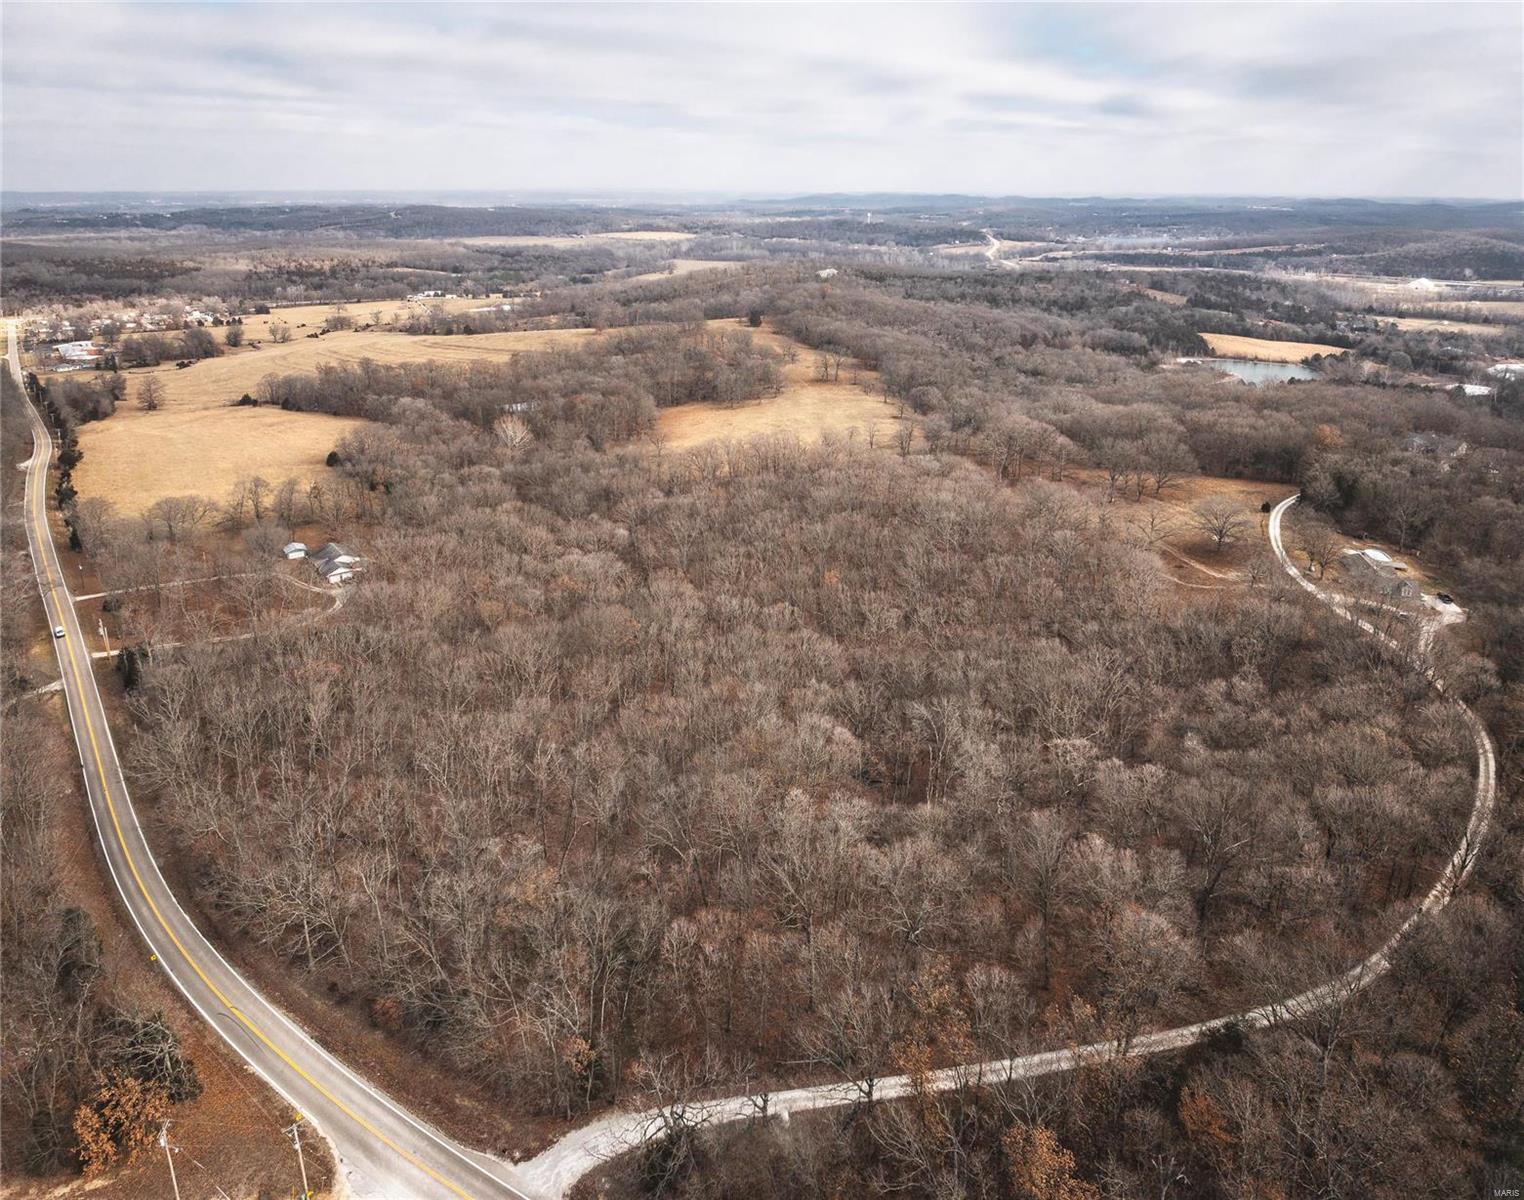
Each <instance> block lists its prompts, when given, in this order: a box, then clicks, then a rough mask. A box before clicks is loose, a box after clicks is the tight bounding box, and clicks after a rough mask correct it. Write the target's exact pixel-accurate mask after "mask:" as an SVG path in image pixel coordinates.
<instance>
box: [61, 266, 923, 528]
mask: <svg viewBox="0 0 1524 1200" xmlns="http://www.w3.org/2000/svg"><path fill="white" fill-rule="evenodd" d="M706 265H707V264H706ZM727 265H728V264H727ZM308 308H309V309H311V310H313V313H312V315H316V316H319V317H321V316H322V315H326V314H327V313H328V312H329V311H331V310H332V306H331V305H312V306H308ZM286 311H287V314H288V316H289V314H290V313H291V312H292V311H294V310H286ZM710 324H711V325H712V326H713V327H715V328H723V329H728V330H733V329H735V328H737V324H736V322H734V321H730V320H722V321H713V322H711V323H710ZM751 332H752V336H753V337H755V338H756V340H757V341H758V342H759V343H760V344H762V345H764V346H767V347H769V348H771V349H775V350H777V351H779V353H781V354H785V355H787V354H788V353H789V352H792V353H793V356H794V361H793V362H791V363H786V364H785V366H784V378H785V386H784V389H783V392H782V393H781V394H780V395H778V396H775V397H769V398H768V399H765V400H761V401H757V402H755V403H751V404H745V405H741V406H739V407H736V408H722V407H719V406H716V405H708V404H694V405H684V406H681V407H678V408H670V409H665V410H663V412H662V413H661V414H660V418H659V433H660V436H661V437H662V439H663V440H664V442H665V444H666V445H667V446H668V447H669V448H671V449H684V448H687V447H691V446H696V445H698V444H700V443H702V442H707V441H712V440H716V439H722V438H747V437H754V436H757V435H759V434H770V433H792V434H796V435H798V436H800V437H802V438H805V439H807V440H813V439H815V438H818V437H819V436H820V435H821V434H823V433H825V432H828V431H829V432H834V433H837V434H842V435H845V434H846V433H847V432H848V431H850V430H857V431H858V433H859V435H860V436H862V437H864V438H866V437H867V435H868V430H869V427H870V426H871V427H874V428H875V430H876V436H877V439H878V441H879V443H880V444H882V445H885V446H888V445H890V444H892V443H893V441H894V437H895V429H896V426H897V425H898V423H899V418H898V416H897V408H896V406H891V405H888V404H885V403H884V402H883V400H882V399H881V398H879V397H877V396H873V395H870V394H869V393H868V392H867V391H866V390H864V388H863V387H862V386H860V384H861V383H863V382H868V381H869V380H870V379H871V374H870V373H869V372H866V371H864V370H862V369H861V368H854V367H853V366H851V365H850V364H848V365H846V366H844V367H843V369H842V372H841V376H842V377H841V379H840V380H838V381H835V382H822V381H821V380H820V379H818V378H817V369H816V356H815V355H814V354H813V353H812V352H810V351H809V350H807V349H805V348H803V347H800V346H797V345H795V344H793V343H791V342H790V341H789V339H788V338H786V337H784V336H783V335H782V334H779V333H777V332H775V331H773V330H770V329H760V330H753V331H751ZM597 336H598V334H597V333H595V332H594V331H593V330H589V329H549V330H531V331H525V332H519V333H487V334H475V335H470V336H454V337H449V336H442V335H441V336H426V337H412V336H409V335H407V334H401V333H392V332H388V331H384V330H367V331H364V332H359V333H356V332H344V333H332V334H328V335H327V336H325V337H322V338H316V339H313V338H305V337H297V338H296V339H294V340H293V341H290V342H286V343H284V344H282V345H275V344H274V343H270V342H267V343H265V345H264V346H262V347H261V348H259V349H257V350H254V349H247V348H245V349H240V350H235V351H232V352H230V353H228V354H226V355H224V356H223V357H221V358H214V359H206V360H204V361H202V362H198V363H197V364H196V365H195V366H193V367H189V368H187V369H185V370H183V371H181V370H177V369H176V368H175V367H174V366H173V365H172V364H166V365H164V366H160V367H154V368H147V369H142V370H136V371H129V372H127V376H128V380H129V383H128V396H129V399H128V402H127V403H126V404H125V405H123V406H122V407H121V408H120V409H119V410H118V411H117V412H116V414H115V415H113V416H112V417H110V418H109V419H107V420H105V421H98V422H92V423H90V424H87V425H84V426H82V427H81V428H80V435H79V436H80V448H81V450H83V451H84V459H83V460H82V461H81V462H80V465H79V466H78V467H77V468H76V469H75V473H74V481H75V486H76V487H77V488H78V489H79V492H80V495H82V496H100V497H103V498H105V499H107V500H110V501H111V502H112V503H113V504H115V505H116V506H117V509H118V510H119V511H120V512H121V513H123V514H131V513H138V512H142V511H143V510H144V509H146V508H148V507H149V506H150V505H151V504H153V502H154V501H156V500H158V499H161V498H162V497H165V496H179V495H191V494H196V495H204V496H210V497H211V498H213V499H215V500H219V501H221V500H224V499H226V497H227V495H228V493H229V491H230V490H231V489H232V487H233V485H234V484H235V483H236V482H237V481H238V480H239V479H241V478H243V477H244V476H246V475H261V476H263V477H264V478H265V479H267V480H269V481H270V482H271V483H279V482H280V481H281V480H284V479H287V478H297V479H301V480H304V481H305V480H310V479H312V478H314V477H317V476H320V475H321V473H322V472H323V471H325V470H326V469H327V468H326V467H325V466H324V465H323V460H324V459H325V458H326V457H327V455H328V452H329V451H330V450H331V449H333V447H334V445H335V443H337V442H338V440H339V439H340V438H342V437H343V436H344V435H345V434H346V433H348V432H349V431H350V430H352V429H354V428H357V427H358V426H360V425H362V424H363V423H364V422H362V421H359V420H356V419H352V418H340V417H329V416H324V415H321V414H314V413H290V412H283V411H281V410H279V409H272V408H236V407H231V404H232V402H233V401H235V400H237V399H238V397H239V396H241V395H242V394H243V393H245V392H253V391H255V390H257V388H258V385H259V381H260V379H262V378H263V377H264V376H265V375H267V374H271V373H275V374H303V373H307V372H311V371H315V370H316V369H317V368H318V366H320V365H322V364H324V363H346V362H358V361H360V360H361V359H366V358H369V359H372V360H374V361H377V362H383V363H401V362H418V361H423V360H432V361H436V362H459V363H468V362H473V361H479V360H483V359H486V360H493V359H506V358H511V357H512V356H514V355H516V354H522V353H524V352H526V351H532V350H545V349H552V348H556V347H569V346H575V345H578V344H580V343H583V342H586V341H587V340H588V339H591V338H595V337H597ZM148 375H153V376H155V377H157V378H158V379H160V380H161V381H162V382H163V385H164V401H163V407H162V408H161V409H160V410H159V411H158V412H152V413H149V412H144V411H143V410H142V409H141V408H139V407H138V405H137V394H138V389H139V388H140V387H141V386H142V383H141V381H142V380H143V378H144V377H146V376H148Z"/></svg>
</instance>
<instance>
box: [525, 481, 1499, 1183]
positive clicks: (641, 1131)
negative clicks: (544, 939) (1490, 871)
mask: <svg viewBox="0 0 1524 1200" xmlns="http://www.w3.org/2000/svg"><path fill="white" fill-rule="evenodd" d="M1298 499H1299V497H1297V496H1290V497H1288V498H1287V499H1285V500H1283V501H1281V503H1280V504H1279V505H1277V506H1276V508H1275V509H1274V511H1273V512H1272V513H1271V515H1270V523H1269V536H1270V545H1271V548H1272V549H1273V550H1274V551H1275V556H1276V558H1277V559H1279V560H1280V564H1281V566H1282V567H1283V568H1284V569H1285V570H1286V572H1287V573H1288V574H1290V575H1291V576H1292V578H1294V579H1295V580H1296V581H1297V582H1298V583H1300V584H1301V585H1302V587H1304V588H1305V589H1307V591H1309V592H1311V593H1312V595H1313V596H1314V597H1316V598H1317V599H1318V601H1319V602H1321V603H1323V604H1327V605H1328V606H1329V607H1330V608H1332V609H1333V610H1334V611H1335V612H1337V613H1338V614H1339V615H1340V616H1342V617H1344V618H1345V619H1346V620H1348V621H1352V622H1353V623H1354V624H1355V625H1357V626H1358V627H1359V628H1360V629H1362V630H1363V631H1364V632H1366V633H1368V634H1370V635H1371V636H1373V637H1376V638H1379V639H1380V640H1381V641H1382V643H1384V644H1385V645H1386V646H1388V647H1389V648H1390V649H1392V650H1394V651H1397V652H1398V653H1401V652H1402V648H1401V647H1400V646H1399V645H1398V643H1397V642H1396V641H1395V640H1394V639H1393V638H1391V637H1388V636H1387V635H1386V634H1384V633H1382V632H1381V631H1380V630H1379V629H1377V628H1376V627H1375V626H1374V625H1372V624H1371V623H1370V622H1369V621H1366V620H1365V619H1364V618H1362V617H1360V616H1359V615H1357V614H1356V613H1355V612H1354V611H1353V610H1352V609H1351V608H1350V607H1349V606H1348V605H1347V604H1346V603H1345V602H1344V598H1343V597H1340V596H1335V595H1332V594H1330V593H1325V592H1323V591H1321V590H1320V589H1318V588H1317V587H1315V586H1314V585H1313V584H1312V582H1311V581H1310V580H1308V579H1307V578H1306V577H1304V576H1303V575H1302V573H1301V572H1300V571H1299V570H1297V568H1296V566H1295V564H1293V563H1292V562H1291V560H1290V558H1289V557H1288V556H1287V554H1286V548H1285V546H1284V545H1283V544H1282V540H1281V520H1282V518H1283V517H1284V516H1285V514H1286V511H1287V510H1288V509H1289V508H1290V507H1291V506H1292V505H1293V504H1295V503H1296V502H1297V500H1298ZM1419 666H1420V669H1421V670H1423V672H1424V674H1425V675H1426V676H1427V677H1428V679H1429V681H1430V683H1431V684H1432V685H1433V686H1434V687H1435V688H1436V689H1437V690H1438V691H1439V692H1440V693H1441V694H1442V695H1443V694H1445V685H1444V683H1443V681H1442V680H1440V679H1438V678H1436V677H1435V675H1434V673H1433V671H1432V669H1430V668H1429V667H1428V666H1427V665H1426V664H1422V663H1420V664H1419ZM1450 702H1451V703H1452V704H1454V705H1455V706H1456V707H1457V708H1458V709H1459V710H1460V712H1461V714H1462V715H1463V717H1464V719H1465V722H1466V725H1467V727H1468V728H1469V729H1470V730H1471V735H1472V739H1473V741H1474V742H1475V745H1476V755H1477V771H1476V799H1475V801H1474V803H1473V804H1472V808H1471V816H1470V819H1469V821H1468V822H1467V825H1466V832H1465V834H1464V835H1463V837H1462V839H1461V842H1460V844H1459V845H1458V846H1457V847H1456V849H1455V852H1454V854H1452V855H1451V857H1450V861H1449V862H1448V863H1447V864H1446V866H1445V870H1444V872H1443V873H1442V874H1441V875H1440V877H1439V879H1438V880H1437V881H1436V882H1435V884H1434V886H1433V887H1432V888H1430V889H1429V892H1428V894H1427V895H1425V896H1424V898H1423V900H1422V902H1421V903H1420V904H1419V905H1418V906H1417V907H1416V908H1415V909H1414V910H1413V912H1412V913H1411V914H1410V915H1409V916H1408V918H1407V919H1406V920H1405V921H1403V923H1402V925H1401V926H1400V927H1399V928H1398V929H1397V931H1396V932H1395V933H1393V934H1392V936H1391V937H1389V938H1388V939H1387V940H1386V941H1385V942H1384V943H1383V944H1382V945H1381V946H1380V947H1379V948H1378V949H1377V950H1376V951H1375V952H1374V953H1372V954H1371V955H1369V956H1368V957H1366V958H1365V959H1363V960H1362V961H1360V962H1358V963H1356V964H1355V965H1354V966H1353V967H1351V968H1350V969H1349V970H1348V971H1346V972H1345V973H1344V974H1342V975H1339V976H1336V977H1335V978H1333V979H1330V980H1328V981H1327V982H1325V983H1322V984H1319V985H1318V986H1317V987H1314V988H1310V989H1308V990H1307V991H1305V992H1301V993H1299V994H1298V995H1295V996H1290V997H1287V998H1286V999H1284V1000H1277V1001H1273V1002H1271V1003H1269V1004H1263V1005H1260V1006H1259V1007H1258V1008H1252V1009H1249V1010H1248V1011H1247V1012H1240V1013H1230V1014H1228V1015H1227V1016H1222V1017H1216V1018H1214V1019H1212V1020H1210V1021H1201V1022H1198V1023H1197V1024H1194V1025H1185V1026H1181V1027H1180V1028H1178V1029H1166V1030H1163V1031H1161V1032H1158V1033H1150V1034H1143V1035H1141V1036H1139V1037H1135V1038H1133V1039H1132V1040H1131V1041H1129V1042H1127V1043H1126V1044H1125V1045H1119V1044H1118V1043H1117V1042H1115V1041H1111V1042H1097V1043H1094V1044H1092V1045H1088V1046H1077V1047H1072V1048H1068V1049H1062V1050H1049V1051H1046V1052H1044V1053H1040V1054H1028V1055H1025V1056H1023V1057H1020V1058H1010V1059H1003V1060H1000V1061H997V1062H984V1063H970V1064H966V1065H963V1066H957V1067H949V1068H947V1069H945V1070H942V1071H937V1072H934V1073H933V1074H932V1076H931V1087H932V1090H933V1091H949V1090H951V1089H953V1088H956V1087H961V1086H966V1085H969V1084H978V1083H985V1084H995V1083H1001V1082H1004V1081H1007V1080H1013V1079H1033V1078H1037V1077H1038V1076H1042V1075H1051V1074H1056V1073H1058V1072H1061V1071H1071V1070H1074V1069H1075V1068H1076V1067H1079V1066H1082V1065H1083V1064H1085V1063H1086V1062H1095V1061H1098V1060H1100V1059H1104V1058H1107V1057H1109V1056H1111V1055H1114V1054H1116V1053H1118V1052H1119V1051H1120V1052H1121V1053H1123V1054H1126V1055H1128V1056H1133V1057H1138V1056H1143V1055H1149V1054H1160V1053H1163V1052H1166V1051H1170V1050H1179V1049H1182V1048H1183V1047H1186V1046H1190V1045H1193V1044H1194V1043H1196V1042H1199V1041H1201V1040H1202V1039H1203V1038H1205V1037H1208V1036H1209V1035H1211V1034H1212V1033H1215V1032H1217V1031H1218V1030H1221V1029H1222V1028H1223V1027H1224V1026H1227V1025H1236V1026H1238V1027H1240V1028H1243V1029H1261V1028H1264V1027H1265V1026H1267V1025H1272V1024H1278V1023H1281V1022H1285V1021H1289V1020H1295V1019H1297V1018H1299V1017H1305V1016H1309V1015H1311V1014H1313V1013H1315V1012H1317V1011H1319V1010H1320V1009H1323V1008H1326V1007H1329V1006H1331V1005H1333V1004H1335V1003H1337V1002H1339V1001H1340V1000H1343V999H1347V998H1348V997H1350V996H1352V995H1354V994H1355V993H1357V992H1360V991H1363V990H1364V989H1365V988H1367V987H1369V986H1370V985H1371V984H1372V983H1374V982H1375V981H1376V980H1377V979H1379V978H1380V977H1381V976H1382V975H1383V974H1385V973H1386V971H1387V970H1388V968H1389V967H1390V965H1391V955H1392V952H1393V951H1394V950H1395V949H1396V948H1397V945H1398V944H1399V943H1400V942H1401V941H1402V939H1403V938H1404V937H1406V936H1407V934H1408V931H1409V930H1411V929H1412V928H1413V926H1414V925H1415V924H1416V923H1417V922H1419V921H1420V920H1422V919H1423V918H1424V917H1425V916H1427V915H1428V914H1430V913H1432V912H1435V911H1437V910H1439V909H1441V908H1443V907H1444V906H1445V905H1446V904H1448V903H1449V901H1450V897H1451V896H1452V895H1454V893H1455V891H1456V889H1457V888H1459V887H1460V885H1461V884H1462V883H1463V882H1464V881H1465V879H1466V876H1467V875H1469V874H1470V873H1471V867H1472V864H1473V863H1474V862H1475V860H1476V855H1477V852H1478V850H1479V849H1480V848H1481V844H1482V842H1483V840H1484V839H1485V838H1486V836H1487V831H1488V829H1489V828H1490V826H1491V823H1492V813H1493V808H1494V805H1495V804H1496V796H1497V753H1496V749H1495V747H1494V745H1493V742H1492V737H1491V735H1490V734H1489V733H1488V732H1487V728H1486V726H1485V725H1483V724H1482V721H1481V719H1480V718H1479V717H1477V715H1476V714H1475V713H1473V712H1472V711H1471V709H1470V708H1468V707H1467V706H1466V705H1465V704H1464V703H1462V702H1461V701H1460V700H1457V699H1455V698H1453V697H1450ZM910 1086H911V1085H910V1078H909V1077H908V1076H904V1075H898V1076H891V1077H888V1078H884V1079H880V1080H878V1081H876V1082H875V1083H874V1084H872V1085H871V1086H870V1085H868V1084H866V1083H864V1082H862V1081H857V1082H843V1083H835V1084H826V1085H824V1086H820V1087H804V1088H794V1089H792V1090H789V1091H784V1092H774V1093H771V1094H769V1095H766V1096H762V1095H748V1096H730V1097H726V1098H724V1099H718V1100H704V1101H695V1102H691V1103H688V1104H686V1105H685V1106H684V1108H685V1111H686V1115H687V1118H688V1119H689V1120H691V1121H694V1122H697V1123H709V1124H723V1123H725V1122H729V1121H741V1120H747V1119H753V1118H757V1117H761V1116H764V1115H765V1116H777V1117H781V1118H782V1119H783V1120H787V1119H788V1118H789V1116H790V1115H791V1114H793V1113H796V1112H808V1111H811V1110H814V1109H823V1108H835V1107H838V1106H842V1105H848V1104H858V1103H862V1102H863V1101H865V1100H869V1099H873V1100H890V1099H894V1098H897V1097H901V1096H905V1095H907V1094H909V1092H910ZM662 1129H663V1124H662V1122H661V1120H660V1111H659V1110H649V1111H646V1112H638V1113H619V1114H616V1115H614V1116H611V1117H607V1118H604V1119H603V1120H600V1121H596V1122H593V1123H592V1124H590V1125H586V1126H584V1127H583V1128H581V1129H578V1130H574V1131H573V1132H572V1133H569V1134H567V1135H566V1136H565V1137H563V1138H562V1139H561V1140H560V1141H558V1142H556V1143H555V1144H553V1145H552V1146H550V1147H549V1148H548V1149H547V1150H545V1151H544V1152H543V1153H541V1154H539V1155H538V1156H536V1157H535V1158H532V1159H530V1160H528V1161H527V1162H525V1163H523V1164H521V1169H522V1172H523V1178H524V1181H525V1182H526V1183H527V1184H529V1185H530V1186H532V1187H534V1188H535V1189H536V1190H538V1191H540V1192H542V1193H544V1194H546V1195H552V1196H561V1195H565V1194H566V1192H567V1191H568V1190H570V1188H571V1187H572V1185H573V1184H575V1183H576V1182H577V1181H578V1180H579V1179H581V1178H582V1177H583V1176H584V1175H586V1174H587V1173H588V1172H589V1171H591V1170H593V1169H595V1168H596V1167H598V1166H599V1165H600V1164H602V1163H604V1162H606V1161H607V1160H608V1159H610V1158H613V1157H615V1156H617V1155H619V1154H621V1153H623V1152H625V1151H627V1150H631V1149H633V1148H635V1147H637V1146H639V1145H641V1144H642V1143H644V1142H647V1141H649V1140H650V1139H652V1138H653V1137H656V1136H659V1135H660V1133H661V1132H662Z"/></svg>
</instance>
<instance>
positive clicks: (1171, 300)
mask: <svg viewBox="0 0 1524 1200" xmlns="http://www.w3.org/2000/svg"><path fill="white" fill-rule="evenodd" d="M1138 290H1139V291H1140V292H1142V293H1143V294H1144V295H1145V296H1147V297H1149V298H1150V299H1153V300H1157V301H1159V302H1160V303H1161V304H1173V305H1175V306H1176V307H1179V306H1180V305H1182V304H1184V303H1185V302H1186V298H1185V297H1184V296H1182V295H1181V294H1180V293H1179V292H1161V291H1160V290H1159V289H1158V288H1139V289H1138Z"/></svg>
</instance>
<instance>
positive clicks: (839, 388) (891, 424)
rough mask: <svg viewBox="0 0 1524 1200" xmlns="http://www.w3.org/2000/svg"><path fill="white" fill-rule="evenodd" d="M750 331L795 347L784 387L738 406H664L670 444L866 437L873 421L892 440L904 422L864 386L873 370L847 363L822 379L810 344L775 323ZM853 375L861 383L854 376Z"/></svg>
mask: <svg viewBox="0 0 1524 1200" xmlns="http://www.w3.org/2000/svg"><path fill="white" fill-rule="evenodd" d="M709 324H710V326H711V327H713V328H718V329H735V328H736V323H735V322H734V321H728V320H721V321H711V322H709ZM751 334H752V337H753V338H754V339H755V340H756V342H757V344H758V345H761V346H766V347H768V348H769V349H772V350H777V351H778V352H779V353H780V354H783V353H787V352H788V351H789V350H790V349H792V350H793V351H795V352H796V355H797V357H796V359H795V361H794V362H791V363H786V364H785V365H784V368H783V376H784V386H783V391H782V393H781V394H780V395H778V396H772V397H769V398H767V399H765V400H758V401H754V402H753V403H751V404H743V405H740V406H739V407H736V408H722V407H720V406H718V405H714V404H684V405H680V406H678V407H677V408H667V409H663V410H662V411H661V413H660V414H659V416H658V419H657V420H658V425H657V428H658V432H659V434H660V436H661V438H662V439H663V441H664V443H665V444H666V446H667V448H668V449H672V450H685V449H688V448H690V447H693V446H697V445H700V444H701V443H703V442H711V441H718V440H723V439H726V438H734V439H742V438H749V437H757V436H758V435H762V434H773V433H789V434H794V435H796V436H798V437H800V438H802V439H804V440H806V441H813V440H817V439H818V438H819V437H820V435H821V434H823V433H827V432H830V433H836V434H841V435H846V434H847V433H848V431H850V430H854V429H855V430H856V431H857V435H858V436H859V437H861V438H866V437H867V436H868V429H869V428H870V427H875V429H876V436H877V442H878V444H879V445H881V446H890V445H892V444H893V442H894V438H895V434H896V430H897V427H898V425H899V418H898V416H897V415H896V414H897V411H898V409H897V406H896V405H891V404H886V403H884V401H883V399H882V398H880V397H878V396H873V395H869V394H868V392H866V391H865V390H864V389H863V388H862V386H860V385H861V384H862V383H865V382H869V381H870V380H871V379H872V378H874V376H873V373H872V372H869V371H865V370H863V369H861V368H853V367H852V366H850V365H846V366H843V368H842V371H841V379H840V380H839V381H837V382H833V383H822V382H821V381H820V380H819V379H818V378H817V372H816V368H815V362H816V357H815V355H814V354H813V353H811V352H810V351H809V350H808V349H805V348H804V347H802V346H799V345H797V344H796V343H793V342H791V341H790V339H788V338H787V337H785V336H783V335H782V334H780V333H777V332H775V331H773V330H771V329H754V330H752V331H751ZM854 376H855V377H856V378H857V380H858V382H857V383H853V382H852V378H853V377H854Z"/></svg>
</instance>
